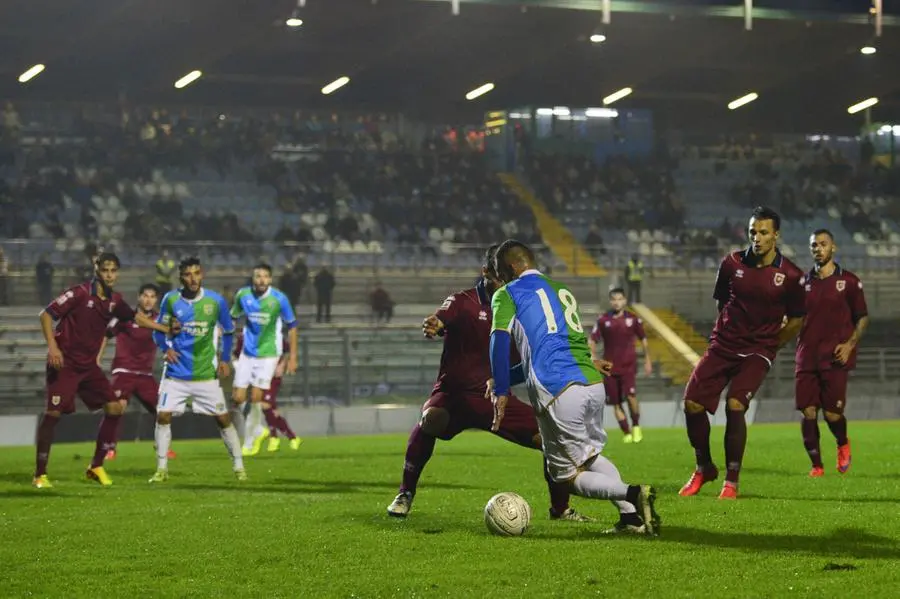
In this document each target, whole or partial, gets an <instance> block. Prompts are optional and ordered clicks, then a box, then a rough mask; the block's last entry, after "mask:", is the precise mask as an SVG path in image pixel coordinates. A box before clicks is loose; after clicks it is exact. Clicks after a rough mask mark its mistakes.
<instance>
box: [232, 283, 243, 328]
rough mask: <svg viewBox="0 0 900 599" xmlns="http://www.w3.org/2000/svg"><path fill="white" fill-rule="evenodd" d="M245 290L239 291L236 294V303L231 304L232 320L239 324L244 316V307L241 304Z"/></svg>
mask: <svg viewBox="0 0 900 599" xmlns="http://www.w3.org/2000/svg"><path fill="white" fill-rule="evenodd" d="M243 292H244V289H243V288H241V289H238V292H237V293H235V294H234V301H232V302H231V320H232V321H234V322H237V321H238V319H240V317H241V316H243V315H244V306H243V305H242V304H241V298H242V297H244V293H243Z"/></svg>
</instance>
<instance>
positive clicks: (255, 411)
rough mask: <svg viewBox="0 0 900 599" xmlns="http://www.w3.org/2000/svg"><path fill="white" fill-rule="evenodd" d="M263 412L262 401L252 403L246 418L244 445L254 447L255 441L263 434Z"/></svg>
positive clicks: (249, 447) (248, 447)
mask: <svg viewBox="0 0 900 599" xmlns="http://www.w3.org/2000/svg"><path fill="white" fill-rule="evenodd" d="M262 429H263V413H262V404H261V403H251V404H250V413H249V414H247V418H246V419H245V420H244V447H246V448H247V449H253V442H254V441H255V440H256V438H257V437H259V436H260V435H261V434H262Z"/></svg>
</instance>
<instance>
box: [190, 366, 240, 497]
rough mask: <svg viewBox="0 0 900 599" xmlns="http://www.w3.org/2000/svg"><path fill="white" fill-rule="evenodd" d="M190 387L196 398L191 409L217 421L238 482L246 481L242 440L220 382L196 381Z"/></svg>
mask: <svg viewBox="0 0 900 599" xmlns="http://www.w3.org/2000/svg"><path fill="white" fill-rule="evenodd" d="M190 387H191V389H190V394H191V396H192V397H193V398H194V403H193V406H192V408H191V409H192V410H193V411H194V413H195V414H206V415H207V416H213V417H214V418H215V419H216V424H218V425H219V434H220V435H222V442H223V443H224V444H225V449H227V450H228V455H230V456H231V462H232V470H234V475H235V477H237V479H238V480H246V479H247V473H246V472H245V471H244V458H243V456H242V455H241V439H240V437H238V433H237V429H236V428H234V424H232V422H231V416H230V415H229V413H228V405H227V403H226V402H225V394H224V393H222V387H221V386H219V382H218V381H196V382H193V383H190Z"/></svg>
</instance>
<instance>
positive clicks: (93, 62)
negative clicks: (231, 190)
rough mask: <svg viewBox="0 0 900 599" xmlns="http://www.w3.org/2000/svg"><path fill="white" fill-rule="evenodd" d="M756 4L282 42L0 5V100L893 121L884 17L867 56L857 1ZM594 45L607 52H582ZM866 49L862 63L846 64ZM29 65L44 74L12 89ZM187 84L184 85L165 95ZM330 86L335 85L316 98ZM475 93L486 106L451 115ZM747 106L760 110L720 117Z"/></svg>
mask: <svg viewBox="0 0 900 599" xmlns="http://www.w3.org/2000/svg"><path fill="white" fill-rule="evenodd" d="M756 3H757V4H758V5H763V4H765V7H762V8H760V9H759V10H758V11H757V14H756V18H755V20H754V23H753V30H752V31H745V30H744V21H743V19H742V18H734V17H741V15H742V12H741V9H740V7H737V8H736V7H735V6H734V5H735V2H730V3H725V2H711V1H710V0H697V1H695V2H692V3H690V4H689V5H686V4H685V3H684V2H675V0H658V1H656V2H633V1H631V2H628V1H623V0H612V1H611V7H612V15H611V17H612V18H611V23H610V24H609V25H603V24H602V23H601V13H600V12H599V8H600V6H601V5H602V2H601V0H561V1H559V2H555V3H554V2H552V1H551V0H543V1H540V2H539V1H537V0H518V1H516V2H512V1H511V0H462V1H461V10H460V14H459V16H453V15H452V14H451V3H450V0H306V1H305V3H304V4H305V6H304V7H303V8H301V9H299V16H300V18H302V19H303V21H304V23H303V25H302V27H298V28H290V27H287V26H285V23H284V21H285V19H286V18H287V17H288V16H290V14H291V12H292V10H293V9H295V8H297V2H296V1H295V0H227V1H226V0H45V1H42V2H34V1H33V0H6V1H5V2H3V3H0V98H3V97H9V98H11V99H13V100H17V101H24V100H42V101H43V100H61V101H82V100H87V101H94V100H101V101H113V100H115V99H116V98H117V97H118V96H119V94H120V92H122V91H126V92H127V94H128V96H129V98H130V100H131V101H132V102H133V103H167V104H202V103H207V104H211V103H214V104H217V105H241V104H251V105H262V106H296V107H299V108H309V109H325V108H336V109H345V108H361V109H372V110H400V111H403V112H406V113H408V114H411V115H414V116H427V117H430V118H442V120H446V121H450V120H459V119H460V118H467V119H471V120H473V121H474V120H475V119H478V118H480V116H481V115H482V113H483V112H484V111H486V110H488V109H497V108H512V107H519V106H527V105H530V106H535V107H537V106H558V105H566V106H597V105H600V102H601V100H602V98H604V97H605V96H607V95H609V94H610V93H612V92H614V91H616V90H618V89H620V88H622V87H626V86H628V87H632V88H633V89H634V93H633V94H632V95H631V96H629V97H628V98H627V99H625V100H622V101H621V102H620V104H617V106H619V105H621V106H623V107H640V108H651V109H653V110H655V111H656V113H657V115H659V118H660V119H662V120H664V122H666V123H667V124H668V125H670V126H672V127H675V128H693V127H699V126H706V127H709V126H710V124H713V123H714V124H716V126H721V127H723V128H724V129H726V130H738V129H744V130H746V129H756V130H760V131H806V132H812V131H823V132H832V131H840V130H844V131H854V130H856V129H857V128H858V126H859V124H860V122H861V118H860V115H856V116H855V117H851V116H849V115H848V114H847V107H848V106H850V105H851V104H854V103H856V102H858V101H860V100H863V99H865V98H869V97H877V98H879V100H880V102H879V104H878V105H877V106H876V107H875V108H874V109H873V117H874V118H875V119H876V120H879V121H900V77H897V76H896V73H897V69H896V65H897V64H900V17H898V16H897V15H886V16H885V18H884V30H883V35H882V37H880V38H877V39H876V38H875V37H874V27H873V25H872V24H871V22H870V20H871V18H870V16H869V15H867V13H866V8H865V7H866V5H867V4H868V2H867V1H866V2H857V1H855V0H847V1H845V2H842V3H839V4H840V6H841V7H842V10H847V9H848V8H851V9H853V12H845V13H837V12H834V11H833V10H816V9H817V8H821V7H820V6H819V5H822V6H824V7H825V8H829V7H834V6H835V5H836V3H835V2H833V1H832V2H829V1H826V0H791V1H790V2H773V1H768V2H763V1H762V0H757V2H756ZM725 4H728V5H727V6H724V5H725ZM551 5H553V6H551ZM779 5H780V6H781V7H782V8H778V6H779ZM558 6H564V7H565V8H559V7H558ZM585 6H587V7H594V8H595V10H579V9H578V8H582V7H585ZM784 6H790V7H793V8H792V9H791V10H790V11H788V10H785V9H784V8H783V7H784ZM573 7H574V8H573ZM772 7H775V8H772ZM799 7H802V8H803V10H802V11H800V10H799ZM596 33H602V34H603V35H605V36H606V41H605V42H603V43H600V44H593V43H591V42H590V39H589V38H590V36H591V35H592V34H596ZM865 45H872V46H874V47H876V48H877V50H878V51H877V53H875V54H872V55H863V54H861V53H860V48H861V47H862V46H865ZM38 63H41V64H45V65H46V70H45V71H44V72H43V73H41V74H40V75H38V76H36V77H34V78H33V79H32V80H31V81H29V82H28V83H27V84H24V85H23V84H19V83H18V81H17V77H18V76H19V75H20V74H22V73H23V72H24V71H25V70H26V69H28V68H29V67H30V66H32V65H34V64H38ZM194 69H199V70H201V71H202V72H203V76H202V77H201V78H200V79H199V80H198V81H196V82H195V83H193V84H191V85H188V86H187V87H185V88H184V89H181V90H177V89H175V88H174V87H173V83H174V82H175V81H176V80H177V79H178V78H180V77H182V76H183V75H185V74H186V73H188V72H190V71H192V70H194ZM342 75H344V76H347V77H349V78H350V83H349V84H348V85H346V86H345V87H343V88H341V89H339V90H337V91H335V92H334V93H332V94H330V95H327V96H325V95H323V94H322V93H321V92H320V90H321V88H322V87H323V86H325V85H326V84H327V83H329V82H331V81H333V80H335V79H337V78H338V77H339V76H342ZM486 82H493V83H494V84H495V86H496V87H495V89H494V90H493V91H491V92H490V93H487V94H485V95H483V96H482V97H480V98H478V99H476V100H474V101H466V100H465V98H464V96H465V94H466V92H468V91H470V90H472V89H474V88H476V87H478V86H479V85H481V84H483V83H486ZM749 92H757V93H758V94H759V96H760V97H759V100H757V101H756V102H753V103H751V104H749V105H747V106H744V107H742V108H740V109H737V110H734V111H729V110H728V109H727V108H726V105H727V103H728V102H729V101H731V100H734V99H735V98H738V97H740V96H743V95H745V94H747V93H749Z"/></svg>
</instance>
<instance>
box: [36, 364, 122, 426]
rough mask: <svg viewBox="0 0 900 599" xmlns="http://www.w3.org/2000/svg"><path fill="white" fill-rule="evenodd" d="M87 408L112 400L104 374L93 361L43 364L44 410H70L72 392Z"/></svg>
mask: <svg viewBox="0 0 900 599" xmlns="http://www.w3.org/2000/svg"><path fill="white" fill-rule="evenodd" d="M76 395H77V396H78V397H80V398H81V401H82V402H84V405H86V406H87V407H88V409H89V410H100V409H102V408H103V406H104V405H106V404H108V403H109V402H112V401H116V396H115V395H114V394H113V390H112V387H111V386H110V384H109V380H107V378H106V375H105V374H104V373H103V371H102V370H101V369H100V367H99V366H97V365H96V364H95V365H93V366H89V367H87V368H83V369H80V368H79V369H76V368H72V367H70V366H64V367H63V368H62V369H60V370H56V369H55V368H51V367H50V366H47V410H48V411H56V412H62V413H63V414H71V413H72V412H74V411H75V396H76Z"/></svg>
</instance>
